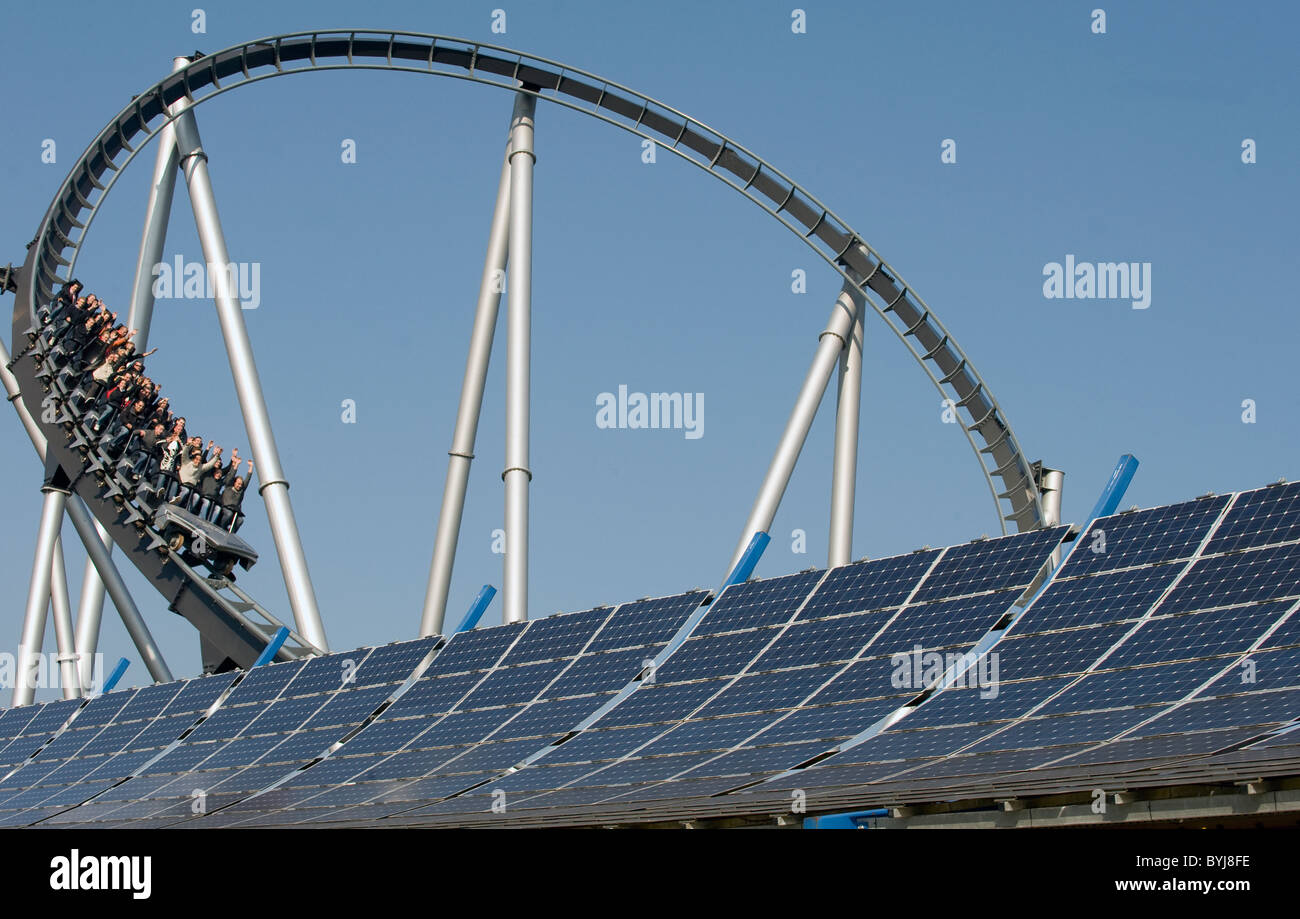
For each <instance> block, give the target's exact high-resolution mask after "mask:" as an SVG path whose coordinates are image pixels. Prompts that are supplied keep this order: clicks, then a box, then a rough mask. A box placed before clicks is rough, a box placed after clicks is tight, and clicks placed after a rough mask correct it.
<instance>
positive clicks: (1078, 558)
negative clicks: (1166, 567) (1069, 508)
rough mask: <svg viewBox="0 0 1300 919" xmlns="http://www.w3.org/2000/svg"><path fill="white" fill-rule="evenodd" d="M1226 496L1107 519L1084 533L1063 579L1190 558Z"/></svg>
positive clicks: (1067, 565) (1217, 514) (1071, 556)
mask: <svg viewBox="0 0 1300 919" xmlns="http://www.w3.org/2000/svg"><path fill="white" fill-rule="evenodd" d="M1228 500H1229V499H1228V498H1227V497H1226V496H1221V497H1216V498H1206V499H1204V500H1197V501H1185V502H1183V503H1182V504H1174V505H1170V506H1167V507H1157V508H1152V509H1150V510H1142V511H1136V512H1133V513H1124V514H1117V515H1115V516H1111V517H1104V518H1102V519H1101V520H1098V521H1096V522H1095V523H1093V524H1092V525H1091V526H1090V527H1089V528H1088V531H1087V532H1086V533H1084V534H1083V536H1082V537H1080V539H1079V541H1078V545H1076V546H1075V548H1074V551H1073V552H1072V553H1071V555H1070V559H1069V561H1068V562H1067V563H1066V566H1065V568H1064V569H1063V570H1062V572H1061V575H1062V576H1063V577H1076V576H1079V575H1085V574H1097V573H1099V572H1103V571H1114V570H1116V569H1120V568H1131V567H1134V566H1138V565H1160V564H1166V563H1170V562H1174V561H1178V560H1184V559H1189V558H1191V557H1192V554H1193V553H1194V552H1195V551H1196V547H1197V546H1198V545H1200V543H1201V541H1202V540H1203V539H1204V538H1205V536H1206V534H1207V533H1208V532H1209V529H1210V526H1211V525H1212V524H1213V523H1214V521H1215V519H1217V518H1218V516H1219V514H1220V513H1222V511H1223V508H1224V506H1225V505H1226V504H1227V503H1228Z"/></svg>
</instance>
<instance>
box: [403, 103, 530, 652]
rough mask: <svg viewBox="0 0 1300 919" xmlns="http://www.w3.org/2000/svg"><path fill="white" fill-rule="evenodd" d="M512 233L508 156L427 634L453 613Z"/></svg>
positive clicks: (441, 521) (441, 527)
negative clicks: (454, 578)
mask: <svg viewBox="0 0 1300 919" xmlns="http://www.w3.org/2000/svg"><path fill="white" fill-rule="evenodd" d="M512 122H513V119H512ZM509 229H510V158H509V156H507V157H506V159H505V161H504V162H503V163H502V164H501V180H500V182H499V183H498V184H497V202H496V207H495V208H494V209H493V211H492V229H491V230H490V231H489V233H488V247H487V256H486V257H485V258H484V259H483V277H482V279H481V280H480V281H479V288H478V306H477V308H476V309H475V311H474V331H473V332H471V333H470V340H469V355H468V356H467V357H466V359H465V381H464V382H463V383H462V384H461V387H460V407H459V408H458V409H457V411H456V432H455V434H453V435H452V439H451V450H450V451H448V453H449V457H448V460H447V482H446V484H445V485H444V486H443V489H442V511H441V512H440V513H439V514H438V535H437V537H436V538H435V540H434V544H433V562H432V564H431V565H430V567H429V586H428V589H427V591H426V592H425V595H424V614H423V616H421V618H420V635H421V636H425V635H436V634H438V633H439V632H441V631H442V626H443V619H444V617H445V616H446V614H447V594H448V592H449V591H450V589H451V572H452V568H453V566H454V565H455V564H456V544H457V542H459V540H460V526H461V519H462V517H463V515H464V512H465V490H466V488H467V487H468V486H469V467H470V463H471V462H472V461H473V459H474V440H475V438H476V437H477V436H478V422H479V417H480V415H481V413H482V411H483V389H484V387H485V386H486V385H487V373H488V362H489V360H490V359H491V356H492V339H493V338H494V337H495V336H496V327H497V315H498V313H499V312H500V309H501V290H502V283H503V282H504V280H505V270H506V260H507V258H508V256H509V250H510V247H509Z"/></svg>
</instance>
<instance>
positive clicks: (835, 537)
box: [826, 288, 866, 568]
mask: <svg viewBox="0 0 1300 919" xmlns="http://www.w3.org/2000/svg"><path fill="white" fill-rule="evenodd" d="M846 290H847V292H848V293H849V296H851V297H852V298H853V308H854V311H855V313H856V316H855V318H854V321H853V334H852V335H851V336H850V337H849V343H848V347H847V348H844V349H843V350H842V351H841V352H840V379H839V388H838V389H837V390H836V407H835V459H834V468H833V469H832V471H831V531H830V539H829V540H828V541H827V550H826V565H827V567H828V568H836V567H839V566H840V565H847V564H848V563H849V561H850V560H851V559H852V557H853V502H854V496H855V492H856V489H857V479H858V418H859V415H860V413H861V407H862V334H863V330H862V325H863V313H864V312H865V307H866V303H865V302H864V300H863V297H862V294H861V293H860V292H859V291H857V290H856V289H848V288H846Z"/></svg>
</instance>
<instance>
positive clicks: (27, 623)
mask: <svg viewBox="0 0 1300 919" xmlns="http://www.w3.org/2000/svg"><path fill="white" fill-rule="evenodd" d="M42 490H43V491H44V492H45V503H44V505H43V506H42V507H41V527H40V531H39V532H38V533H37V536H36V558H35V560H34V561H33V562H32V580H31V587H30V588H29V589H28V591H27V612H26V614H25V615H24V616H23V635H22V639H21V640H20V641H19V643H18V663H17V667H16V672H15V673H14V695H13V705H16V706H17V705H30V704H31V703H32V700H33V699H35V698H36V684H35V682H34V681H33V673H32V670H33V667H34V666H35V665H36V663H37V658H38V657H39V656H40V654H41V651H42V649H43V646H44V644H45V617H46V612H47V610H48V609H49V605H50V574H51V572H52V571H53V570H54V553H55V551H56V549H57V548H58V543H59V524H60V523H62V522H63V504H64V502H65V501H66V500H67V495H65V494H64V493H63V492H61V491H58V490H56V489H52V488H46V489H42Z"/></svg>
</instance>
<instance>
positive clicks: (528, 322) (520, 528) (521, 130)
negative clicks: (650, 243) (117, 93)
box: [501, 92, 537, 622]
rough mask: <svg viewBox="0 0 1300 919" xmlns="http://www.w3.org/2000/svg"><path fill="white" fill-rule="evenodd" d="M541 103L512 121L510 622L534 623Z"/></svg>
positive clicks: (506, 587)
mask: <svg viewBox="0 0 1300 919" xmlns="http://www.w3.org/2000/svg"><path fill="white" fill-rule="evenodd" d="M536 107H537V100H536V98H535V97H534V96H531V95H529V94H527V93H522V92H521V93H518V94H516V96H515V110H514V116H513V117H512V118H511V122H510V152H509V161H510V284H509V290H508V291H507V292H506V330H507V340H506V468H505V471H504V472H502V473H501V478H502V480H503V481H504V482H505V486H506V555H505V573H504V577H503V578H502V581H503V585H502V586H503V590H502V595H503V596H502V606H503V608H504V612H503V616H504V620H505V621H506V622H523V621H525V620H527V619H528V485H529V483H530V482H531V481H532V478H533V474H532V471H531V470H530V469H529V468H528V433H529V431H528V423H529V379H530V368H529V359H530V356H531V348H532V340H531V339H532V315H531V310H532V283H533V277H532V272H533V164H534V162H535V161H536V159H537V158H536V156H535V155H534V154H533V114H534V110H535V109H536Z"/></svg>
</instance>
